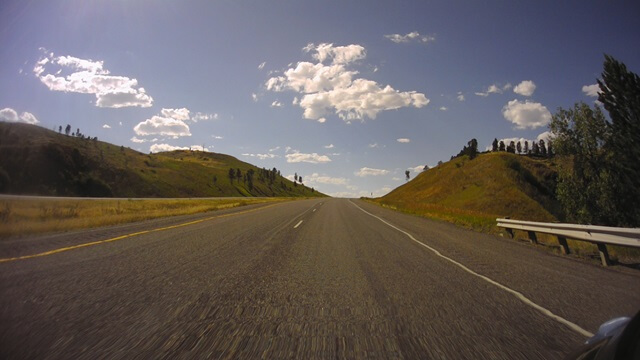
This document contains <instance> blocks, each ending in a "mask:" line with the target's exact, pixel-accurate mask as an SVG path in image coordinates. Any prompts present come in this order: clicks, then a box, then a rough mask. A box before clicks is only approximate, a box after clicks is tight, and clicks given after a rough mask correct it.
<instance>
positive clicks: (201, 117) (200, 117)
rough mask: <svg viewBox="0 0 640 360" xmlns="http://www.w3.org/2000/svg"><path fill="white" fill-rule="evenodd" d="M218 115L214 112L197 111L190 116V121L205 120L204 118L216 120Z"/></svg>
mask: <svg viewBox="0 0 640 360" xmlns="http://www.w3.org/2000/svg"><path fill="white" fill-rule="evenodd" d="M185 110H186V109H185ZM187 111H188V110H187ZM218 117H219V115H218V114H215V113H214V114H206V113H201V112H197V113H196V114H195V115H193V116H192V117H191V121H193V122H198V121H206V120H218Z"/></svg>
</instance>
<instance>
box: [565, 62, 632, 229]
mask: <svg viewBox="0 0 640 360" xmlns="http://www.w3.org/2000/svg"><path fill="white" fill-rule="evenodd" d="M603 68H604V69H603V72H602V75H601V78H602V80H598V85H599V86H600V92H599V93H598V100H599V101H600V102H601V103H602V104H603V106H604V108H605V109H606V110H607V111H608V112H609V117H610V118H611V123H610V124H609V127H610V129H611V132H610V138H609V139H607V142H606V143H605V147H606V149H607V150H608V151H609V152H610V154H611V157H610V159H608V160H609V163H607V166H608V167H609V168H610V174H611V176H612V184H613V185H612V186H613V189H612V191H613V196H614V197H615V199H617V201H616V204H615V207H616V209H617V210H616V212H617V213H618V215H619V224H620V225H623V226H640V206H638V204H640V164H639V163H638V159H640V140H639V138H640V77H638V75H637V74H635V73H633V72H631V71H629V70H627V67H626V66H625V65H624V64H623V63H621V62H619V61H617V60H616V59H614V58H613V57H611V56H609V55H605V61H604V66H603ZM556 147H557V146H556Z"/></svg>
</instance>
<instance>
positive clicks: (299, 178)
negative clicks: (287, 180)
mask: <svg viewBox="0 0 640 360" xmlns="http://www.w3.org/2000/svg"><path fill="white" fill-rule="evenodd" d="M298 181H299V182H300V184H302V176H298Z"/></svg>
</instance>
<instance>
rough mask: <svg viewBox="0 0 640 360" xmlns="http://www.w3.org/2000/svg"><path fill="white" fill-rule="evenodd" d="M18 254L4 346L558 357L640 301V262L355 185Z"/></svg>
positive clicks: (47, 239)
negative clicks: (544, 240)
mask: <svg viewBox="0 0 640 360" xmlns="http://www.w3.org/2000/svg"><path fill="white" fill-rule="evenodd" d="M105 240H106V241H105ZM81 244H89V245H88V246H80V247H79V246H78V245H81ZM34 254H40V255H39V256H36V257H29V255H34ZM22 256H26V257H22ZM20 257H22V258H20ZM0 259H2V260H0V358H2V359H23V358H38V359H41V358H65V359H96V358H122V359H132V358H154V359H161V358H207V357H208V358H249V359H255V358H268V359H282V358H299V359H311V358H413V359H418V358H419V359H447V358H448V359H463V358H464V359H554V358H562V357H563V356H565V355H566V354H567V353H569V352H571V350H573V349H575V348H576V347H578V346H579V345H580V344H581V343H582V342H584V340H585V339H586V338H587V336H588V333H590V332H591V333H593V332H595V331H596V330H597V328H598V326H599V325H600V324H601V323H602V322H604V321H606V320H609V319H610V318H612V317H616V316H623V315H632V314H634V313H635V312H636V311H638V310H639V309H640V274H638V271H636V270H630V269H625V268H619V267H617V268H616V267H614V268H612V269H607V268H602V267H600V266H598V265H596V264H592V263H589V262H585V261H580V260H576V259H571V258H568V257H562V256H557V255H553V254H551V253H549V252H546V251H542V250H540V249H536V248H535V247H533V246H530V245H527V244H523V243H519V242H517V241H513V240H508V239H501V238H498V237H495V236H489V235H483V234H477V233H474V232H471V231H467V230H462V229H459V228H457V227H454V226H452V225H449V224H444V223H440V222H434V221H430V220H427V219H422V218H418V217H414V216H409V215H404V214H400V213H396V212H393V211H390V210H386V209H383V208H380V207H377V206H375V205H372V204H368V203H365V202H362V201H359V200H347V199H319V200H304V201H295V202H287V203H281V204H276V205H257V206H256V205H254V206H250V207H245V208H238V209H230V210H226V211H222V212H215V213H209V214H200V215H195V216H185V217H178V218H170V219H162V220H155V221H147V222H143V223H136V224H131V225H123V226H116V227H108V228H101V229H94V230H90V231H77V232H69V233H66V234H58V235H51V236H39V237H31V238H21V239H12V240H3V241H0Z"/></svg>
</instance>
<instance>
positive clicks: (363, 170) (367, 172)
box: [354, 167, 389, 177]
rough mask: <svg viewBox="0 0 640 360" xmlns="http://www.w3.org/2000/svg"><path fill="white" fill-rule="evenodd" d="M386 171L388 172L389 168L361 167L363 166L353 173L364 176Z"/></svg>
mask: <svg viewBox="0 0 640 360" xmlns="http://www.w3.org/2000/svg"><path fill="white" fill-rule="evenodd" d="M388 173H389V170H383V169H373V168H368V167H363V168H360V170H358V171H356V172H355V173H354V174H355V175H356V176H359V177H365V176H381V175H387V174H388Z"/></svg>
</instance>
